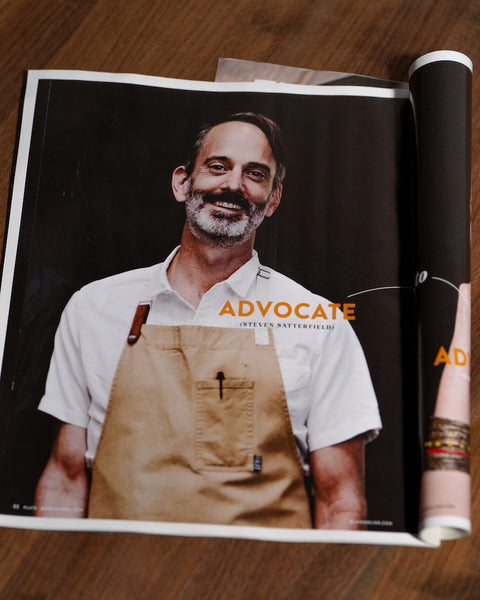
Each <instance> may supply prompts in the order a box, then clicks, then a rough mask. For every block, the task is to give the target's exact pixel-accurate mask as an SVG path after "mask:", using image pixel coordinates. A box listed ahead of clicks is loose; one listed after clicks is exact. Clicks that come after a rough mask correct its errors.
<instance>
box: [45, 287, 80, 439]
mask: <svg viewBox="0 0 480 600" xmlns="http://www.w3.org/2000/svg"><path fill="white" fill-rule="evenodd" d="M78 305H79V292H77V293H76V294H74V295H73V296H72V298H71V299H70V301H69V302H68V304H67V306H66V308H65V310H64V311H63V313H62V316H61V319H60V324H59V326H58V329H57V332H56V334H55V345H54V351H53V355H52V359H51V361H50V368H49V371H48V376H47V383H46V387H45V395H44V396H43V398H42V399H41V401H40V404H39V407H38V408H39V409H40V410H41V411H43V412H46V413H49V414H51V415H53V416H54V417H56V418H57V419H60V420H61V421H63V422H64V423H70V424H72V425H78V426H79V427H87V424H88V410H89V406H90V395H89V393H88V387H87V381H86V377H85V372H84V367H83V364H82V360H81V352H80V339H79V331H80V327H81V324H80V323H79V317H78V315H79V310H78Z"/></svg>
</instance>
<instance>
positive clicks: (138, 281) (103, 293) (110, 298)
mask: <svg viewBox="0 0 480 600" xmlns="http://www.w3.org/2000/svg"><path fill="white" fill-rule="evenodd" d="M161 265H162V263H160V264H156V265H152V266H149V267H142V268H139V269H132V270H130V271H124V272H122V273H117V274H115V275H110V276H108V277H104V278H102V279H97V280H96V281H92V282H91V283H88V284H87V285H85V286H83V287H82V288H81V289H80V290H79V292H78V293H77V294H78V300H79V302H81V303H82V304H85V303H86V304H102V305H105V304H106V303H110V302H114V304H115V305H118V304H119V303H121V304H123V303H127V304H131V303H132V302H133V303H135V304H136V303H138V302H139V301H140V300H143V299H144V298H145V296H146V295H147V294H148V291H149V284H150V281H151V279H152V276H153V274H154V273H155V272H156V271H158V270H159V269H160V268H161Z"/></svg>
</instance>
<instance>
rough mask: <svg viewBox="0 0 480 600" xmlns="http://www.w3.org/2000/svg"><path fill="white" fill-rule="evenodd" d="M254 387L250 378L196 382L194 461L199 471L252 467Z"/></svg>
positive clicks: (236, 469)
mask: <svg viewBox="0 0 480 600" xmlns="http://www.w3.org/2000/svg"><path fill="white" fill-rule="evenodd" d="M222 375H223V374H222ZM253 388H254V382H253V380H250V379H223V377H222V379H221V381H220V380H218V379H214V380H210V381H197V382H196V403H195V404H196V405H195V462H196V466H197V468H198V469H199V470H200V471H202V470H204V471H205V470H207V471H215V470H221V471H223V470H233V471H252V470H253V456H254V449H255V448H254V445H255V414H254V395H253Z"/></svg>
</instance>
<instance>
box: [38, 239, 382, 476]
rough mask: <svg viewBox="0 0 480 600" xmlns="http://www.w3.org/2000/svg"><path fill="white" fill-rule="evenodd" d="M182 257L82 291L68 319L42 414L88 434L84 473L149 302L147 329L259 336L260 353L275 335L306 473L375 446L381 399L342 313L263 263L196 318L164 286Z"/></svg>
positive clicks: (238, 277) (211, 298) (228, 285)
mask: <svg viewBox="0 0 480 600" xmlns="http://www.w3.org/2000/svg"><path fill="white" fill-rule="evenodd" d="M177 250H178V248H177V249H175V250H174V251H173V252H172V253H171V254H170V256H169V257H168V258H167V260H166V261H165V262H164V263H161V264H159V265H155V266H153V267H147V268H144V269H137V270H134V271H128V272H126V273H122V274H120V275H114V276H113V277H108V278H106V279H102V280H100V281H96V282H93V283H91V284H89V285H87V286H85V287H83V288H82V289H81V290H80V291H78V292H76V293H75V294H74V295H73V296H72V298H71V299H70V301H69V303H68V304H67V306H66V308H65V310H64V312H63V314H62V317H61V321H60V325H59V327H58V330H57V333H56V336H55V348H54V353H53V356H52V360H51V364H50V370H49V373H48V378H47V384H46V390H45V395H44V397H43V398H42V400H41V402H40V406H39V408H40V409H41V410H42V411H44V412H47V413H49V414H52V415H53V416H55V417H57V418H58V419H60V420H61V421H63V422H65V423H71V424H73V425H77V426H80V427H86V428H87V453H86V460H87V464H90V465H91V464H92V461H93V458H94V456H95V452H96V449H97V445H98V441H99V438H100V434H101V430H102V425H103V421H104V418H105V412H106V409H107V406H108V401H109V397H110V389H111V387H112V383H113V378H114V376H115V372H116V369H117V364H118V361H119V359H120V355H121V353H122V350H123V347H124V345H125V343H126V339H127V336H128V333H129V331H130V327H131V324H132V320H133V317H134V314H135V311H136V307H137V305H138V303H139V301H141V300H143V299H145V298H146V297H150V298H151V300H152V305H151V309H150V313H149V316H148V323H149V324H154V325H204V326H209V327H211V326H214V327H215V326H216V327H236V328H245V327H248V328H254V329H255V331H256V337H257V338H258V340H259V343H262V336H264V334H265V330H267V329H271V330H272V331H273V336H274V340H275V348H276V352H277V355H278V360H279V364H280V370H281V373H282V377H283V383H284V387H285V392H286V397H287V405H288V410H289V413H290V418H291V422H292V428H293V432H294V435H295V438H296V441H297V447H298V450H299V453H300V456H301V458H302V461H303V464H304V468H305V471H306V472H308V456H309V452H312V451H313V450H317V449H319V448H324V447H327V446H331V445H333V444H337V443H340V442H343V441H345V440H348V439H350V438H352V437H354V436H356V435H359V434H362V433H367V432H368V437H370V438H372V437H374V435H375V432H377V431H378V430H379V429H380V428H381V420H380V416H379V412H378V406H377V401H376V397H375V393H374V390H373V386H372V383H371V380H370V375H369V371H368V367H367V364H366V361H365V357H364V354H363V351H362V348H361V346H360V343H359V341H358V339H357V337H356V335H355V333H354V331H353V329H352V327H351V326H350V324H349V322H348V320H345V319H344V318H343V314H342V312H341V311H339V310H336V315H335V318H333V317H332V311H333V309H332V308H331V307H329V304H331V303H330V302H329V301H328V300H326V299H325V298H322V297H321V296H317V295H315V294H312V293H311V292H309V291H308V290H306V289H305V288H303V287H302V286H300V285H299V284H297V283H295V282H294V281H292V280H291V279H289V278H287V277H285V276H284V275H281V274H280V273H277V272H275V271H273V270H271V269H266V268H264V267H261V265H260V263H259V260H258V256H257V254H256V253H254V255H253V256H252V258H251V260H249V261H248V262H247V263H245V264H244V265H243V266H242V267H241V268H240V269H238V270H237V271H236V272H235V273H233V275H231V276H230V277H229V278H228V279H227V280H225V281H222V282H219V283H217V284H215V285H214V286H213V287H212V288H211V289H210V290H208V292H206V293H205V294H204V296H203V297H202V299H201V302H200V304H199V306H198V308H197V309H195V308H193V307H192V306H191V305H190V304H189V303H188V302H186V301H185V300H184V299H183V298H182V297H181V296H179V294H178V293H177V292H176V291H175V290H173V289H172V287H171V285H170V282H169V280H168V277H167V269H168V266H169V264H170V262H171V261H172V259H173V257H174V256H175V253H176V251H177ZM259 273H260V276H259ZM262 275H263V276H262ZM152 281H153V282H154V284H153V287H152ZM319 305H321V308H320V309H318V306H319ZM322 312H323V313H324V314H325V317H324V316H323V314H322ZM262 313H263V314H262ZM315 314H316V316H314V315H315ZM312 317H314V318H312ZM267 337H268V336H267Z"/></svg>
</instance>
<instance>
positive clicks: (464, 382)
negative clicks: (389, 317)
mask: <svg viewBox="0 0 480 600" xmlns="http://www.w3.org/2000/svg"><path fill="white" fill-rule="evenodd" d="M471 85H472V64H471V62H470V60H469V59H468V58H467V57H466V56H464V55H463V54H459V53H456V52H433V53H431V54H427V55H426V56H423V57H421V58H420V59H418V60H417V61H416V62H415V63H414V64H413V65H412V68H411V70H410V90H411V95H412V105H413V110H414V115H415V128H416V145H417V164H418V168H417V173H418V175H417V180H418V191H417V194H418V202H417V226H418V235H417V239H418V244H417V246H418V248H417V255H418V258H417V277H416V291H417V297H418V326H419V360H420V370H421V373H422V378H421V381H420V395H421V398H422V424H423V431H422V432H421V433H422V437H423V438H424V440H425V441H424V448H425V457H424V469H425V473H424V475H423V477H422V495H421V506H420V531H421V535H422V537H423V538H424V539H426V540H429V541H432V542H435V540H438V539H442V538H443V539H444V538H447V539H448V538H456V537H461V536H463V535H466V534H468V533H469V532H470V530H471V523H470V465H469V462H470V448H469V443H470V442H469V423H470V321H471V317H470V147H471Z"/></svg>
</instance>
